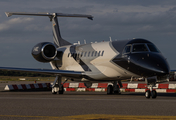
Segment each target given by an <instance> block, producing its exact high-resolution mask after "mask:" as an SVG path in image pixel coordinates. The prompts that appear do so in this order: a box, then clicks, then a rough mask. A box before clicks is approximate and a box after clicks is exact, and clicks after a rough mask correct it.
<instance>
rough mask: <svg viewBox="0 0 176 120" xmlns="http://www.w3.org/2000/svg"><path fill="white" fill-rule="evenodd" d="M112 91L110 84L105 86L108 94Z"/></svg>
mask: <svg viewBox="0 0 176 120" xmlns="http://www.w3.org/2000/svg"><path fill="white" fill-rule="evenodd" d="M112 93H113V86H112V85H108V87H107V94H108V95H110V94H112Z"/></svg>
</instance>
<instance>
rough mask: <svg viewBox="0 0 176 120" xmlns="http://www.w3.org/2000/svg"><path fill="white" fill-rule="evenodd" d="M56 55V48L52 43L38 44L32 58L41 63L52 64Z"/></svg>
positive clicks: (34, 48) (33, 50)
mask: <svg viewBox="0 0 176 120" xmlns="http://www.w3.org/2000/svg"><path fill="white" fill-rule="evenodd" d="M56 55H57V49H56V46H55V45H54V44H53V43H50V42H42V43H38V44H37V45H35V46H34V47H33V49H32V56H33V57H34V58H35V59H36V60H37V61H39V62H50V61H52V60H54V58H55V57H56Z"/></svg>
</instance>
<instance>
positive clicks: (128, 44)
mask: <svg viewBox="0 0 176 120" xmlns="http://www.w3.org/2000/svg"><path fill="white" fill-rule="evenodd" d="M6 15H7V17H10V16H12V15H32V16H48V17H49V18H50V21H51V22H52V29H53V38H54V43H51V42H42V43H38V44H37V45H36V46H34V48H33V49H32V55H33V57H34V58H35V59H36V60H37V61H39V62H48V63H50V64H51V67H52V69H51V70H45V69H28V68H11V67H0V69H1V70H12V71H24V72H36V73H44V74H54V75H56V79H55V81H54V83H53V86H52V87H53V89H52V93H53V94H56V93H58V94H63V92H64V88H63V83H62V77H64V78H66V79H65V82H66V81H67V80H68V79H71V80H73V81H79V82H84V83H85V86H86V87H90V86H91V85H92V83H93V82H111V83H112V85H108V87H107V94H113V93H114V94H115V93H116V94H120V87H123V86H122V83H121V80H125V79H131V80H133V79H135V78H140V77H143V78H145V81H146V83H147V86H148V87H149V90H146V93H145V97H146V98H150V96H152V98H156V96H157V93H156V91H155V90H154V89H153V87H154V86H155V85H156V83H157V82H164V81H166V80H167V79H168V77H167V76H168V74H169V71H170V68H169V65H168V63H167V61H166V59H165V58H164V57H163V55H162V54H161V52H160V51H159V50H158V49H157V47H156V46H155V45H154V44H153V43H152V42H150V41H148V40H145V39H131V40H119V41H108V42H99V43H89V44H81V45H72V44H71V43H69V42H68V41H66V40H64V39H62V37H61V35H60V30H59V24H58V19H57V17H83V18H88V19H90V20H93V16H91V15H80V14H62V13H16V12H6ZM65 82H64V83H65ZM56 88H59V90H58V91H57V90H56Z"/></svg>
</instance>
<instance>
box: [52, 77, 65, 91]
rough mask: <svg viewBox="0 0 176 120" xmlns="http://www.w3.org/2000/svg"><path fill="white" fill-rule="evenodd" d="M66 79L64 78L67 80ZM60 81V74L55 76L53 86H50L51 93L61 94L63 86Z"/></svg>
mask: <svg viewBox="0 0 176 120" xmlns="http://www.w3.org/2000/svg"><path fill="white" fill-rule="evenodd" d="M67 80H68V79H66V80H65V82H67ZM65 82H64V83H65ZM64 83H62V77H61V76H56V78H55V80H54V82H53V86H52V94H57V93H58V94H63V93H64V86H63V84H64Z"/></svg>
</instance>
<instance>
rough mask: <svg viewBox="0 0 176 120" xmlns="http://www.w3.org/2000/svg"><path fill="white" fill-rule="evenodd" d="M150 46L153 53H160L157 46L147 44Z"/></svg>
mask: <svg viewBox="0 0 176 120" xmlns="http://www.w3.org/2000/svg"><path fill="white" fill-rule="evenodd" d="M147 45H148V48H149V49H150V51H151V52H160V51H159V50H158V49H157V48H156V47H155V45H153V44H147Z"/></svg>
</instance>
